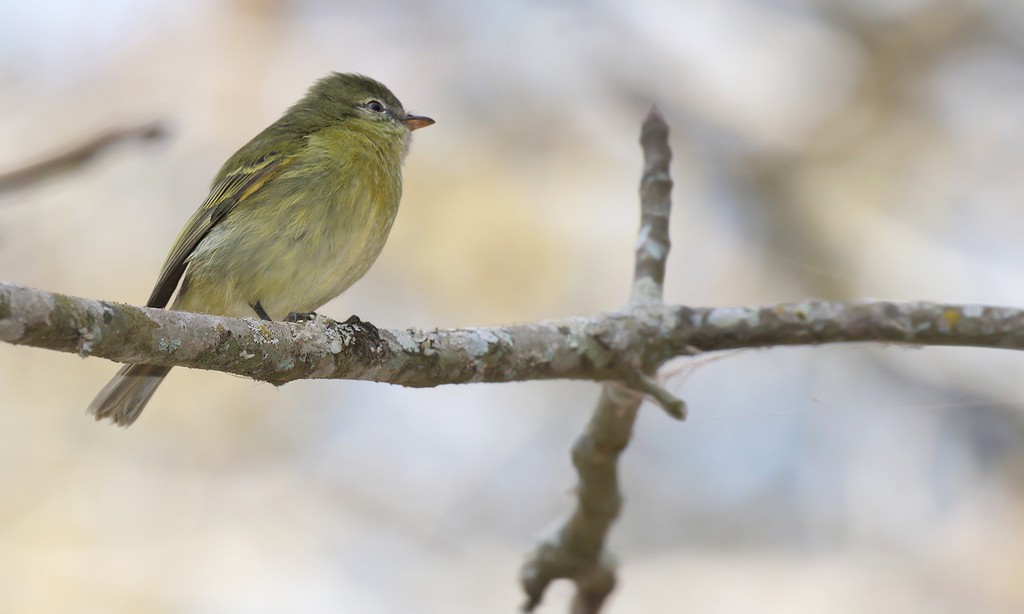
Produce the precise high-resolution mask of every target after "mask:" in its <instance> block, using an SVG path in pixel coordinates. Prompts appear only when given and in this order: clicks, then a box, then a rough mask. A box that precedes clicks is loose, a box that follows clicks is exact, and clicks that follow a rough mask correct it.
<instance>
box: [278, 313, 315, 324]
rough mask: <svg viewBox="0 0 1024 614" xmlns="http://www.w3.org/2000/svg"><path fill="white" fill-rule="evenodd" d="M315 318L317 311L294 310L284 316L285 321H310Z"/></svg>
mask: <svg viewBox="0 0 1024 614" xmlns="http://www.w3.org/2000/svg"><path fill="white" fill-rule="evenodd" d="M315 319H316V312H315V311H293V312H291V313H289V314H288V315H286V316H285V317H284V321H285V322H308V321H310V320H315Z"/></svg>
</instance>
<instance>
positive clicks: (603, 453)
mask: <svg viewBox="0 0 1024 614" xmlns="http://www.w3.org/2000/svg"><path fill="white" fill-rule="evenodd" d="M640 145H641V147H642V148H643V152H644V174H643V178H642V180H641V182H640V205H641V216H640V233H639V237H638V238H637V244H636V268H635V272H634V279H633V290H632V293H631V296H630V300H629V306H628V307H627V309H636V308H642V307H644V306H649V305H654V304H659V303H661V300H662V294H663V284H664V280H665V262H666V260H667V259H668V252H669V247H670V245H671V243H670V240H669V235H668V221H669V214H670V212H671V208H672V202H671V198H670V195H671V191H672V179H671V178H670V177H669V171H668V167H669V162H670V161H671V159H672V151H671V149H670V148H669V146H668V125H667V124H666V123H665V119H664V118H663V117H662V115H661V113H660V112H659V111H658V109H657V108H656V107H652V108H651V111H650V113H648V115H647V118H646V119H645V120H644V124H643V128H642V130H641V133H640ZM626 384H628V385H629V386H628V387H627V385H625V384H622V383H609V384H604V385H603V387H602V390H601V398H600V399H599V400H598V403H597V409H596V410H595V411H594V415H593V417H591V419H590V423H589V424H588V425H587V428H586V430H585V431H584V433H583V434H582V435H581V436H580V438H579V439H578V440H577V441H576V444H575V445H574V446H573V451H572V460H573V465H575V467H576V472H577V473H578V474H579V483H578V485H577V487H576V497H577V502H576V508H575V509H574V510H573V511H572V513H571V514H570V515H569V517H568V518H567V519H566V520H565V522H564V523H562V525H561V527H560V528H559V529H558V531H557V532H556V533H555V534H554V535H553V536H552V537H550V538H548V539H545V540H543V541H542V542H541V543H540V544H539V545H538V546H537V548H536V549H535V550H534V551H533V553H531V555H530V556H529V557H528V558H527V561H526V563H525V564H524V565H523V569H522V572H521V580H522V584H523V589H524V590H525V591H526V595H527V601H526V604H525V605H524V607H523V609H524V610H525V611H527V612H530V611H533V609H534V608H535V607H537V605H538V604H540V602H541V599H542V598H543V596H544V591H545V590H546V589H547V587H548V585H549V584H551V582H553V581H554V580H557V579H562V578H564V579H569V580H572V581H573V582H574V583H575V585H576V595H575V597H574V598H573V601H572V607H571V610H570V611H571V612H572V614H596V613H597V612H599V611H600V610H601V607H602V606H603V605H604V602H605V600H606V599H607V598H608V595H609V594H611V592H612V590H613V589H614V588H615V559H614V557H613V556H612V555H611V554H610V553H609V552H608V551H607V550H606V549H605V541H606V539H607V537H608V532H609V531H610V530H611V527H612V524H614V522H615V519H616V518H617V517H618V515H619V512H620V511H621V509H622V492H621V490H620V489H619V476H618V460H619V456H620V455H621V454H622V451H623V450H625V449H626V446H627V445H628V444H629V439H630V437H631V435H632V433H633V423H634V422H635V420H636V414H637V410H639V408H640V403H641V402H642V401H643V394H642V393H643V392H647V393H649V394H652V395H653V396H655V397H656V400H658V401H659V402H660V404H661V405H662V406H663V407H665V409H666V410H667V411H669V413H671V414H673V415H676V416H677V417H680V418H681V417H683V415H684V411H685V410H684V408H683V405H682V401H680V400H678V399H675V397H673V396H672V395H670V394H669V393H667V392H666V391H663V390H661V389H660V388H659V387H658V386H657V385H656V384H655V383H654V382H653V380H651V379H650V378H649V377H648V374H645V373H642V372H637V373H635V374H634V377H633V378H631V380H630V381H629V382H626ZM638 390H639V391H638Z"/></svg>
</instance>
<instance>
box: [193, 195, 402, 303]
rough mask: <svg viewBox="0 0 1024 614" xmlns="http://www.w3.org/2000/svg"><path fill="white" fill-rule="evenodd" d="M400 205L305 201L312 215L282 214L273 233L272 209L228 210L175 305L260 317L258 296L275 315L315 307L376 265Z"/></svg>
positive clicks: (199, 251) (199, 252) (200, 250)
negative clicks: (269, 215)
mask: <svg viewBox="0 0 1024 614" xmlns="http://www.w3.org/2000/svg"><path fill="white" fill-rule="evenodd" d="M388 204H389V205H390V203H388ZM397 205H398V203H397V199H395V202H394V204H393V205H392V206H387V205H385V206H381V205H379V204H378V205H368V204H358V205H356V206H353V205H351V204H349V205H348V206H346V205H345V204H344V203H338V204H336V205H334V206H330V207H327V206H321V205H317V206H314V207H312V208H308V207H302V208H300V209H299V210H300V211H304V212H305V213H307V214H308V216H307V218H302V217H297V216H295V215H292V214H289V215H284V216H281V215H278V216H276V217H283V218H285V219H284V220H280V219H275V220H271V221H270V226H271V227H273V228H274V230H273V231H272V232H267V230H266V228H267V226H268V224H267V220H266V219H264V218H263V216H265V215H266V212H265V210H264V211H260V210H255V211H251V212H238V213H239V215H234V214H232V215H229V216H228V219H225V220H224V221H223V222H222V223H221V224H219V225H217V226H216V227H214V228H213V229H212V230H211V232H210V234H209V235H207V237H206V238H205V239H203V241H201V242H200V244H199V245H198V246H197V247H196V250H195V252H194V253H193V255H192V257H191V259H190V261H189V266H188V269H187V271H186V273H185V279H184V281H183V283H182V288H181V290H180V292H179V296H178V298H177V300H176V301H175V304H174V308H175V309H181V310H185V311H196V312H202V313H214V314H220V315H230V316H235V317H256V315H257V314H256V312H255V311H254V309H253V307H252V306H253V305H255V304H256V303H257V302H259V304H260V305H261V306H262V308H263V309H264V310H265V311H266V313H267V315H269V316H270V317H271V319H274V320H281V319H283V318H284V317H285V316H287V315H288V314H289V313H292V312H310V311H314V310H316V309H317V308H319V307H320V306H321V305H323V304H324V303H326V302H327V301H329V300H331V299H332V298H334V297H336V296H338V295H339V294H341V293H342V292H344V291H345V290H346V289H348V287H349V286H351V285H352V284H353V283H355V282H356V281H357V280H359V279H360V278H361V277H362V276H363V275H364V274H365V273H366V271H367V270H368V269H369V268H370V266H371V265H372V264H373V263H374V261H375V260H376V259H377V256H378V255H379V254H380V252H381V250H382V249H383V247H384V243H385V241H386V240H387V236H388V233H389V232H390V230H391V225H392V223H393V222H394V218H395V213H397V208H398V207H397ZM307 209H308V210H307ZM257 237H262V238H257Z"/></svg>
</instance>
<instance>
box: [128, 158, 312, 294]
mask: <svg viewBox="0 0 1024 614" xmlns="http://www.w3.org/2000/svg"><path fill="white" fill-rule="evenodd" d="M294 160H295V157H294V156H282V155H280V154H276V153H271V154H268V155H266V156H264V157H262V158H260V160H258V161H257V162H256V163H255V164H247V165H242V166H240V167H238V168H236V169H235V170H233V171H230V172H228V173H226V174H224V176H223V177H222V178H221V179H220V181H218V182H217V183H216V184H215V185H214V186H213V189H211V190H210V195H209V196H208V197H207V198H206V201H204V202H203V204H202V206H200V207H199V210H198V211H196V212H195V213H194V214H193V215H192V217H191V218H190V219H189V221H188V223H187V224H185V228H183V229H182V231H181V234H179V235H178V239H177V240H176V241H175V242H174V249H172V250H171V253H170V254H168V256H167V260H166V261H165V262H164V266H163V268H162V269H161V270H160V277H159V278H158V279H157V282H156V286H154V287H153V293H152V294H150V296H149V301H147V302H146V306H147V307H166V306H167V302H168V301H169V300H170V299H171V295H172V294H174V290H175V288H177V287H178V282H179V281H181V276H182V275H184V274H185V268H186V267H187V266H188V259H189V256H191V255H192V252H193V251H194V250H195V248H196V246H197V245H199V242H200V241H202V240H203V238H204V237H206V235H207V234H209V233H210V230H211V229H212V228H213V227H214V226H216V225H217V224H218V223H220V221H221V220H223V219H224V218H225V217H226V216H227V215H228V214H229V213H231V211H232V210H233V209H234V208H235V207H237V206H238V205H239V204H240V203H242V202H244V201H245V200H246V199H247V198H249V197H250V196H252V195H253V194H255V193H256V192H257V191H259V189H260V188H262V187H263V186H264V185H266V184H267V182H269V181H271V180H272V179H273V178H274V177H276V176H277V175H278V173H280V172H281V171H282V170H283V169H284V168H285V167H287V166H288V165H289V164H291V163H292V162H293V161H294Z"/></svg>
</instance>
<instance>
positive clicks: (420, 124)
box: [402, 114, 434, 130]
mask: <svg viewBox="0 0 1024 614" xmlns="http://www.w3.org/2000/svg"><path fill="white" fill-rule="evenodd" d="M402 123H403V124H405V127H406V128H408V129H409V130H418V129H420V128H426V127H427V126H429V125H430V124H432V123H434V120H432V119H430V118H429V117H424V116H423V115H412V114H410V115H406V116H405V117H404V118H403V119H402Z"/></svg>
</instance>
